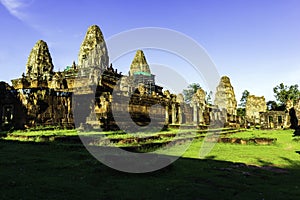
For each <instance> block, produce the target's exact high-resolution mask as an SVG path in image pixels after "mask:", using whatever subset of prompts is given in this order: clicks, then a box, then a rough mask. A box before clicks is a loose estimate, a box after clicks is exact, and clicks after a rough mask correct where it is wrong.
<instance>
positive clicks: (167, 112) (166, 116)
mask: <svg viewBox="0 0 300 200" xmlns="http://www.w3.org/2000/svg"><path fill="white" fill-rule="evenodd" d="M165 124H166V125H168V124H169V106H168V105H166V110H165Z"/></svg>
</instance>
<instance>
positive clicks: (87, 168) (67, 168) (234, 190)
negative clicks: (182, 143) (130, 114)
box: [0, 130, 300, 199]
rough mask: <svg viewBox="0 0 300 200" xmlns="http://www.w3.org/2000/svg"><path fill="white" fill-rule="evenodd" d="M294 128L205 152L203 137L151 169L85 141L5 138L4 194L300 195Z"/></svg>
mask: <svg viewBox="0 0 300 200" xmlns="http://www.w3.org/2000/svg"><path fill="white" fill-rule="evenodd" d="M292 133H293V131H291V130H285V131H282V130H278V131H262V130H255V131H247V132H240V133H235V134H232V135H230V137H239V138H252V137H270V138H277V141H276V143H275V144H272V145H257V144H249V145H241V144H224V143H217V144H216V145H215V147H214V148H213V149H212V151H211V152H210V153H209V154H208V155H207V157H206V158H205V159H199V150H200V147H201V144H202V141H203V140H200V139H197V140H194V141H193V143H192V145H191V146H190V147H189V149H188V150H187V151H186V153H185V154H184V155H183V157H182V158H180V159H178V160H177V161H176V162H174V163H173V164H171V165H170V166H168V167H166V168H164V169H161V170H159V171H155V172H151V173H146V174H129V173H123V172H119V171H116V170H114V169H111V168H109V167H107V166H105V165H103V164H101V163H100V162H98V161H97V160H96V159H95V158H94V157H92V156H91V155H90V154H89V153H88V152H87V150H86V149H85V148H84V147H83V145H82V144H62V143H55V142H54V143H53V142H47V143H40V142H24V141H23V142H20V141H10V140H0V150H1V154H0V199H299V195H300V190H299V189H300V164H299V161H300V155H299V154H297V153H296V151H298V150H300V141H299V142H298V141H297V140H293V139H294V138H293V137H292ZM13 134H17V133H13ZM18 134H20V132H19V133H18ZM30 134H32V132H30ZM46 134H48V132H47V133H46ZM49 134H50V133H49ZM67 134H69V135H72V134H73V133H72V134H71V131H70V132H68V133H67ZM226 137H228V136H226ZM243 163H246V164H248V165H245V164H243ZM254 165H256V166H254ZM278 167H280V168H278Z"/></svg>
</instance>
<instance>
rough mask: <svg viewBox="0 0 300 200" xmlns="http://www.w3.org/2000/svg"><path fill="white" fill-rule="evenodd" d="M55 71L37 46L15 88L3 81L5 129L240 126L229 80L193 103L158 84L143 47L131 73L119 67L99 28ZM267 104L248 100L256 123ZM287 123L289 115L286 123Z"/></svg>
mask: <svg viewBox="0 0 300 200" xmlns="http://www.w3.org/2000/svg"><path fill="white" fill-rule="evenodd" d="M53 69H54V66H53V63H52V58H51V54H50V51H49V48H48V46H47V43H46V42H44V41H42V40H39V41H37V43H36V44H35V45H34V47H33V48H32V50H31V52H30V54H29V57H28V62H27V64H26V73H23V74H22V77H20V78H17V79H14V80H12V86H9V85H8V84H7V83H4V82H0V97H1V98H0V120H1V121H0V130H9V129H12V128H14V129H24V128H29V127H36V126H59V127H64V128H74V127H83V128H86V127H89V128H102V130H116V129H122V130H127V129H128V128H129V127H131V128H132V127H135V128H137V129H139V127H143V126H146V125H149V124H152V125H153V124H154V127H163V126H168V125H180V124H185V125H192V126H198V127H208V126H213V127H224V126H231V127H238V126H239V124H240V122H241V118H240V117H238V116H237V101H236V98H235V94H234V89H233V87H232V85H231V83H230V79H229V78H228V77H227V76H224V77H222V78H221V80H220V83H219V85H218V87H217V88H216V94H215V100H214V105H209V104H208V103H207V102H206V93H205V91H204V90H203V89H199V90H198V91H197V92H196V93H195V94H194V96H193V98H192V100H191V103H190V104H187V103H185V101H184V97H183V95H182V94H178V95H175V94H171V93H170V92H169V91H168V90H163V87H161V86H159V85H157V84H156V82H155V75H154V74H152V73H151V69H150V66H149V65H148V63H147V60H146V57H145V55H144V53H143V51H141V50H137V52H136V54H135V57H134V58H133V61H132V63H131V66H130V70H129V72H128V75H122V73H120V72H118V71H117V69H114V68H113V66H112V64H110V63H109V57H108V50H107V46H106V43H105V40H104V37H103V34H102V32H101V30H100V28H99V27H98V26H97V25H93V26H91V27H89V29H88V30H87V33H86V35H85V38H84V40H83V42H82V44H81V46H80V50H79V55H78V63H77V64H76V63H75V62H73V64H72V66H68V67H67V68H66V69H64V70H63V71H58V72H55V71H53ZM264 101H265V100H264V98H257V97H254V96H252V97H250V98H249V101H248V103H247V110H248V112H247V118H249V120H250V119H251V120H252V119H254V121H255V122H257V120H259V119H263V117H262V116H263V115H259V114H261V113H262V112H263V113H264V112H265V110H266V109H265V107H264V105H265V102H264ZM263 104H264V105H263ZM278 120H279V118H278ZM286 120H287V119H286V118H282V121H283V123H285V121H286ZM262 121H263V120H262ZM268 122H269V121H268ZM278 123H279V122H278ZM268 124H270V123H268ZM130 131H134V130H130Z"/></svg>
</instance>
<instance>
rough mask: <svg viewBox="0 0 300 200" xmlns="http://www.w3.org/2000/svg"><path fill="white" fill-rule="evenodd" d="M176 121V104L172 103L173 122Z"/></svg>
mask: <svg viewBox="0 0 300 200" xmlns="http://www.w3.org/2000/svg"><path fill="white" fill-rule="evenodd" d="M175 123H176V105H175V104H174V103H173V104H172V124H175Z"/></svg>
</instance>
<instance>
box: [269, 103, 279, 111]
mask: <svg viewBox="0 0 300 200" xmlns="http://www.w3.org/2000/svg"><path fill="white" fill-rule="evenodd" d="M277 107H278V105H277V103H276V101H268V102H267V109H268V110H277Z"/></svg>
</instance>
